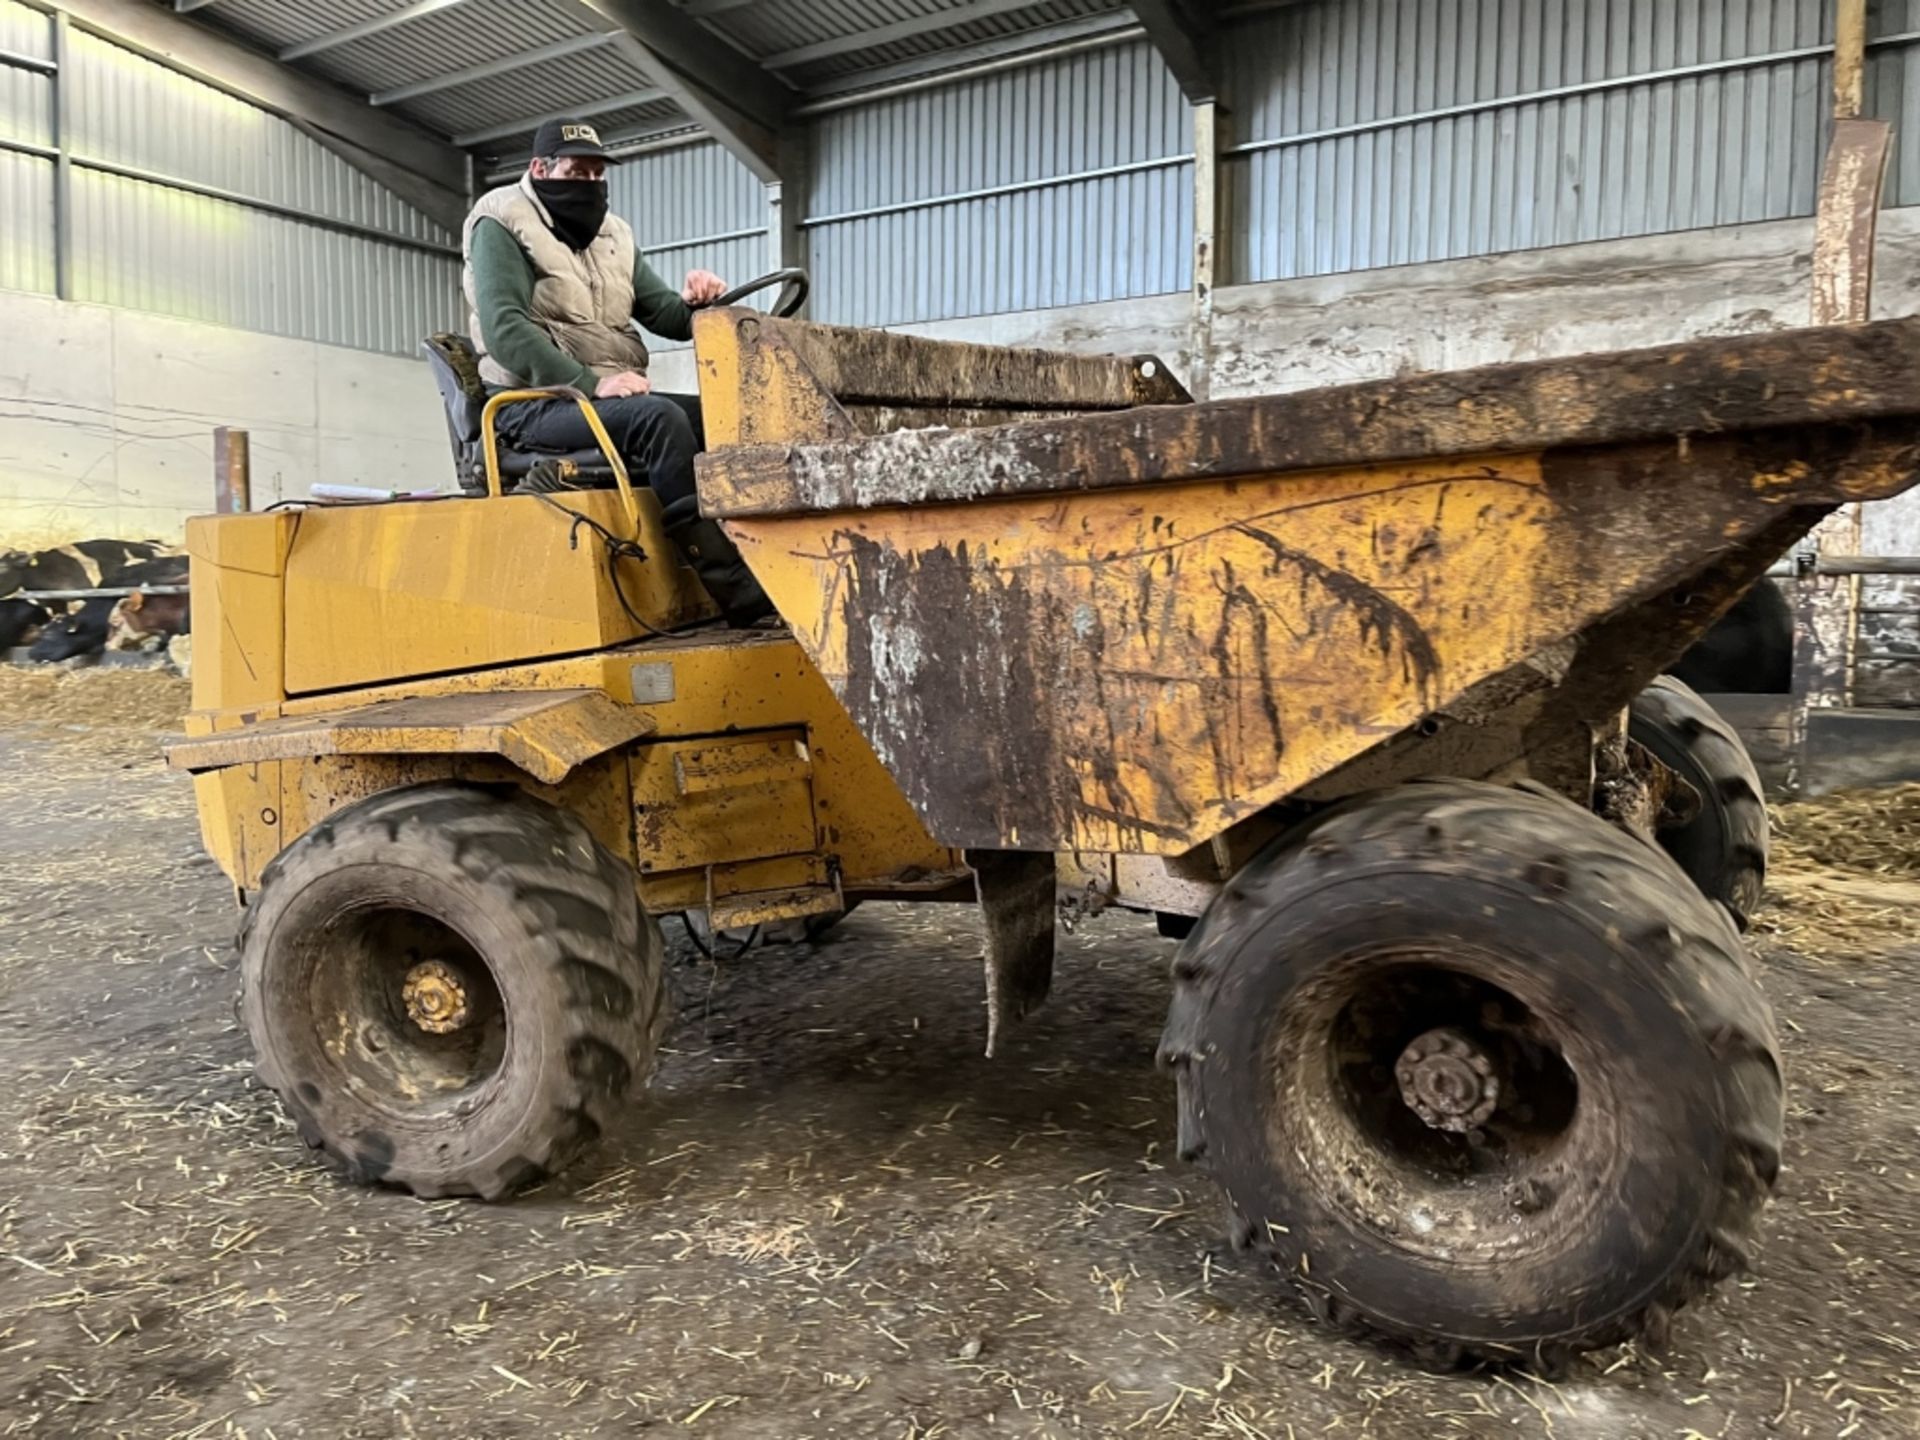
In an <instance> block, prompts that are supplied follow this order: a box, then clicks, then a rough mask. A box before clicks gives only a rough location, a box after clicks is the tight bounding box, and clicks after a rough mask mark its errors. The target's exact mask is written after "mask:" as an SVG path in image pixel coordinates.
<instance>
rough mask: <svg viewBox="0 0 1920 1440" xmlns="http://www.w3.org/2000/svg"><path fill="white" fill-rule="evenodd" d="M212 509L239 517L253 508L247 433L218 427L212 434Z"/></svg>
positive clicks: (226, 427)
mask: <svg viewBox="0 0 1920 1440" xmlns="http://www.w3.org/2000/svg"><path fill="white" fill-rule="evenodd" d="M213 508H214V509H215V510H216V511H217V512H218V513H220V514H222V515H238V514H241V513H243V512H245V511H248V510H251V509H252V508H253V466H252V457H251V447H250V445H249V444H248V441H247V432H246V431H244V430H238V429H235V428H234V427H232V426H230V425H219V426H216V427H215V428H214V432H213Z"/></svg>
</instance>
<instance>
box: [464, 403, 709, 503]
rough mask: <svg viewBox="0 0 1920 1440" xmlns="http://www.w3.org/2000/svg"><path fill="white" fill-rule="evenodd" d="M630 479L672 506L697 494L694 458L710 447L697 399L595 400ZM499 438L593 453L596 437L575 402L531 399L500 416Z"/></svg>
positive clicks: (521, 445)
mask: <svg viewBox="0 0 1920 1440" xmlns="http://www.w3.org/2000/svg"><path fill="white" fill-rule="evenodd" d="M592 404H593V408H594V409H595V410H597V411H598V412H599V413H600V423H601V424H603V425H605V426H606V427H607V434H608V435H609V436H611V437H612V439H613V443H614V445H615V447H616V448H617V449H618V450H619V451H620V458H621V459H622V460H624V461H625V462H626V466H627V476H628V478H629V479H631V480H632V481H633V483H634V484H636V485H646V486H649V487H651V489H652V490H653V493H654V494H655V495H657V496H659V497H660V503H661V504H662V505H663V506H664V505H671V504H672V503H673V502H674V501H676V500H682V499H685V498H686V497H688V496H690V495H692V494H693V457H694V456H695V455H696V454H698V453H699V452H700V451H701V450H702V449H704V448H705V447H706V436H705V433H704V432H703V430H702V428H701V424H700V397H699V396H697V395H662V394H658V393H654V394H649V395H618V396H615V397H614V398H612V399H610V400H595V401H593V402H592ZM500 436H501V438H502V439H503V440H505V441H506V442H507V443H508V444H509V445H511V446H513V448H514V449H516V450H545V451H568V450H593V449H596V448H597V445H596V442H595V440H594V438H593V432H592V431H591V430H589V429H588V428H587V422H586V419H585V417H584V416H582V415H581V414H580V407H579V406H578V405H576V404H575V403H574V402H573V401H571V400H529V401H526V402H524V403H522V404H519V405H508V406H506V407H505V408H504V409H502V410H501V412H500Z"/></svg>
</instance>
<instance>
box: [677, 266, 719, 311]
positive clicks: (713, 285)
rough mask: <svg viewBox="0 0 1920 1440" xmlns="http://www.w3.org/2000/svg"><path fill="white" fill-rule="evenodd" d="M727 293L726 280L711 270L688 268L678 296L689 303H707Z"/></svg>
mask: <svg viewBox="0 0 1920 1440" xmlns="http://www.w3.org/2000/svg"><path fill="white" fill-rule="evenodd" d="M726 293H727V282H726V281H724V280H722V279H721V278H720V277H719V276H718V275H716V274H714V273H713V272H712V271H711V270H689V271H688V272H687V280H686V283H685V284H684V285H682V286H681V287H680V298H681V299H682V300H684V301H686V302H687V304H689V305H708V304H711V303H712V302H713V301H715V300H718V299H719V298H720V297H721V296H722V295H724V294H726Z"/></svg>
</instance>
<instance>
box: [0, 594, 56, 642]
mask: <svg viewBox="0 0 1920 1440" xmlns="http://www.w3.org/2000/svg"><path fill="white" fill-rule="evenodd" d="M46 623H47V612H46V611H45V610H44V609H42V608H41V607H40V606H38V605H36V604H34V603H33V601H31V600H21V599H17V598H16V599H12V600H0V650H11V649H12V648H13V647H14V646H16V645H27V644H31V643H32V642H33V640H34V639H35V637H37V636H38V635H39V633H40V627H41V626H42V625H45V624H46Z"/></svg>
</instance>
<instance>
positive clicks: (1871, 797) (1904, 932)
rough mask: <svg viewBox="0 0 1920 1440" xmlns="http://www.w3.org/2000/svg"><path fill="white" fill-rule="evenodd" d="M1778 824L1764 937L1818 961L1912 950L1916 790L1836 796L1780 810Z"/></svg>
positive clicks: (1917, 883)
mask: <svg viewBox="0 0 1920 1440" xmlns="http://www.w3.org/2000/svg"><path fill="white" fill-rule="evenodd" d="M1772 820H1773V839H1772V850H1771V854H1770V856H1769V861H1770V868H1769V873H1768V877H1767V903H1766V906H1765V908H1764V909H1763V910H1762V911H1761V913H1760V915H1759V916H1758V917H1757V918H1756V920H1755V922H1754V923H1755V928H1756V929H1757V930H1758V931H1760V933H1762V934H1765V935H1771V936H1772V937H1774V938H1775V939H1777V940H1779V941H1781V942H1782V943H1783V944H1786V945H1788V946H1790V947H1792V948H1793V949H1794V950H1796V951H1799V952H1801V953H1802V954H1805V955H1808V956H1810V957H1813V958H1816V959H1818V958H1823V957H1831V958H1838V959H1847V960H1860V959H1872V958H1878V957H1881V956H1884V955H1886V954H1887V953H1888V952H1890V951H1898V950H1902V949H1910V948H1912V946H1913V944H1914V940H1913V935H1914V930H1913V923H1912V916H1913V915H1914V914H1915V913H1916V910H1917V909H1920V785H1897V786H1891V787H1888V788H1886V789H1878V790H1841V791H1836V792H1835V793H1834V794H1831V795H1822V796H1819V797H1818V798H1816V799H1812V800H1803V801H1799V802H1796V803H1794V804H1790V805H1778V806H1775V807H1773V809H1772Z"/></svg>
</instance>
